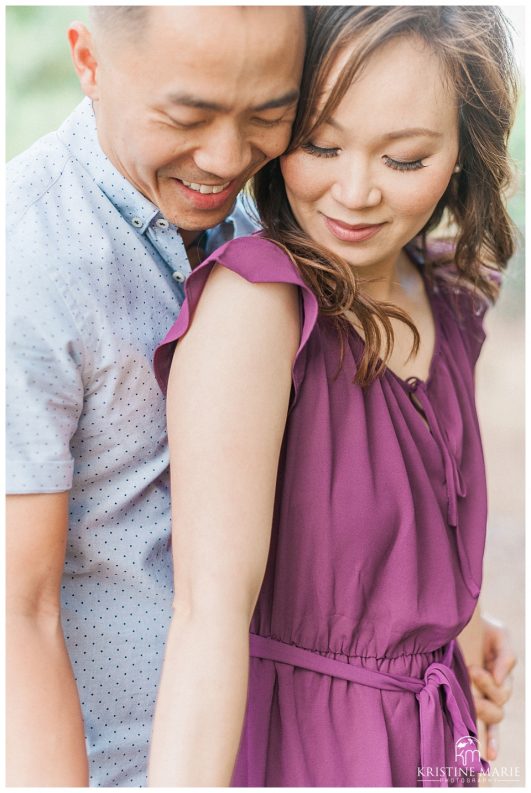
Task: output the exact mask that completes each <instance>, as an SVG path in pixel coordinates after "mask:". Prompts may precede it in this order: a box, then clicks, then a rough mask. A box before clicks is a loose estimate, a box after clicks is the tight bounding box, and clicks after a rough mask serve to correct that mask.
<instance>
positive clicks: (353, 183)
mask: <svg viewBox="0 0 531 793" xmlns="http://www.w3.org/2000/svg"><path fill="white" fill-rule="evenodd" d="M331 192H332V197H333V198H334V200H335V201H337V202H338V203H340V204H342V205H343V206H344V207H346V208H347V209H364V208H366V207H375V206H378V204H379V203H380V202H381V200H382V193H381V190H380V188H379V187H378V185H377V184H375V181H374V179H373V177H372V175H371V172H370V169H368V168H363V167H352V168H349V169H344V170H343V171H342V172H341V173H340V174H339V175H338V178H337V179H336V181H335V183H334V185H333V187H332V191H331Z"/></svg>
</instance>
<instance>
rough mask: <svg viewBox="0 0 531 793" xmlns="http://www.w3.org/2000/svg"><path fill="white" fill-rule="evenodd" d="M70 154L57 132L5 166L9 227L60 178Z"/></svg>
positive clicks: (51, 133) (40, 140)
mask: <svg viewBox="0 0 531 793" xmlns="http://www.w3.org/2000/svg"><path fill="white" fill-rule="evenodd" d="M70 159H71V155H70V154H69V152H68V150H67V149H66V148H65V146H64V144H63V143H62V142H61V140H60V138H59V136H58V134H57V132H50V133H49V134H48V135H45V136H44V137H42V138H39V140H37V141H36V142H35V143H33V145H31V146H30V147H29V148H28V149H26V150H25V151H23V152H22V153H21V154H18V155H17V156H16V157H14V158H13V159H12V160H10V161H9V162H8V164H7V166H6V207H7V227H8V229H9V227H10V225H11V224H16V222H17V220H18V219H20V218H21V217H22V216H23V215H24V214H25V213H26V211H27V210H28V209H29V207H31V206H32V205H33V204H34V203H35V202H37V201H39V199H40V198H42V197H43V196H44V195H46V194H47V193H48V192H49V191H50V190H51V189H52V188H53V186H54V185H55V184H56V183H57V181H58V180H60V179H61V176H62V174H63V173H64V170H65V167H66V165H67V163H68V161H69V160H70Z"/></svg>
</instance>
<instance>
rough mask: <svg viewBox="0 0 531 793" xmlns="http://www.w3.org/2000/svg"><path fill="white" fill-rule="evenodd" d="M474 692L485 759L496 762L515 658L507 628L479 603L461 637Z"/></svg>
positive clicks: (460, 641) (461, 644)
mask: <svg viewBox="0 0 531 793" xmlns="http://www.w3.org/2000/svg"><path fill="white" fill-rule="evenodd" d="M458 638H459V644H460V646H461V649H462V651H463V656H464V658H465V661H466V664H467V667H468V673H469V675H470V680H471V683H472V693H473V695H474V701H475V705H476V711H477V715H478V720H479V721H480V724H479V727H480V733H479V737H480V742H481V746H482V747H483V752H482V753H483V756H484V757H485V758H486V759H487V760H495V759H496V757H497V754H498V730H499V728H498V725H499V723H500V721H502V719H503V717H504V712H503V706H504V705H505V703H506V702H507V700H508V699H509V697H510V696H511V689H512V686H511V675H510V673H511V671H512V670H513V668H514V666H515V664H516V657H515V655H514V652H513V650H512V647H511V643H510V639H509V636H508V634H507V631H506V630H505V628H504V627H503V626H502V625H501V624H499V623H498V622H496V621H495V620H492V619H489V618H487V617H485V616H482V614H481V608H480V605H479V603H478V606H477V607H476V610H475V612H474V614H473V616H472V619H471V620H470V622H469V623H468V625H467V626H466V627H465V629H464V630H463V631H462V632H461V634H460V635H459V637H458Z"/></svg>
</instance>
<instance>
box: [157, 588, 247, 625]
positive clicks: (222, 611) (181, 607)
mask: <svg viewBox="0 0 531 793" xmlns="http://www.w3.org/2000/svg"><path fill="white" fill-rule="evenodd" d="M258 594H259V590H258V591H254V590H253V591H251V592H248V591H240V592H234V591H231V592H230V593H225V592H220V591H211V590H208V589H207V588H203V590H202V591H201V592H194V593H192V594H191V595H190V594H186V595H184V594H183V593H181V592H179V591H177V590H176V594H175V597H174V599H173V603H172V611H173V619H174V621H178V622H181V623H183V624H184V623H186V624H188V625H194V624H197V625H202V626H203V627H204V626H205V625H219V624H228V623H230V624H231V625H233V626H234V627H240V628H241V627H242V626H243V627H244V628H245V630H246V631H248V630H249V626H250V624H251V619H252V616H253V613H254V609H255V606H256V601H257V599H258Z"/></svg>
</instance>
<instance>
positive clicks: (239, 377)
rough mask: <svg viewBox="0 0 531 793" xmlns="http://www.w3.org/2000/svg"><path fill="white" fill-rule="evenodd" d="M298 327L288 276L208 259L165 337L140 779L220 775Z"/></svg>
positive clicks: (260, 563)
mask: <svg viewBox="0 0 531 793" xmlns="http://www.w3.org/2000/svg"><path fill="white" fill-rule="evenodd" d="M227 307H229V309H230V310H227ZM299 335H300V327H299V308H298V297H297V292H296V287H294V286H291V285H287V284H250V283H248V282H247V281H246V280H245V279H243V278H241V277H240V276H238V275H236V274H235V273H233V272H231V271H230V270H227V269H225V268H223V267H219V266H216V267H215V268H214V270H213V272H212V273H211V275H210V277H209V279H208V281H207V284H206V286H205V289H204V292H203V294H202V296H201V299H200V301H199V304H198V306H197V309H196V312H195V316H194V322H193V324H192V326H191V328H190V330H189V331H188V333H186V335H185V336H184V337H183V338H182V340H181V341H180V342H179V343H178V345H177V348H176V352H175V355H174V359H173V364H172V370H171V374H170V382H169V389H168V433H169V441H170V460H171V475H172V482H171V485H172V505H173V506H172V547H173V558H174V570H175V599H174V611H173V618H172V622H171V627H170V631H169V635H168V640H167V646H166V654H165V659H164V666H163V672H162V679H161V684H160V688H159V694H158V700H157V707H156V714H155V721H154V731H153V738H152V748H151V757H150V767H149V785H150V786H152V787H157V786H162V787H169V786H192V787H195V786H213V787H225V786H228V785H229V784H230V778H231V775H232V772H233V768H234V762H235V759H236V754H237V750H238V745H239V741H240V735H241V729H242V725H243V718H244V713H245V703H246V694H247V681H248V667H249V641H248V635H249V624H250V620H251V616H252V613H253V611H254V607H255V604H256V600H257V597H258V594H259V591H260V586H261V583H262V580H263V576H264V572H265V566H266V562H267V556H268V551H269V542H270V535H271V523H272V515H273V505H274V496H275V484H276V475H277V468H278V459H279V452H280V448H281V443H282V437H283V432H284V427H285V422H286V415H287V409H288V401H289V394H290V387H291V366H292V363H293V360H294V358H295V353H296V349H297V345H298V341H299Z"/></svg>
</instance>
